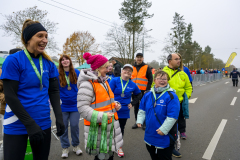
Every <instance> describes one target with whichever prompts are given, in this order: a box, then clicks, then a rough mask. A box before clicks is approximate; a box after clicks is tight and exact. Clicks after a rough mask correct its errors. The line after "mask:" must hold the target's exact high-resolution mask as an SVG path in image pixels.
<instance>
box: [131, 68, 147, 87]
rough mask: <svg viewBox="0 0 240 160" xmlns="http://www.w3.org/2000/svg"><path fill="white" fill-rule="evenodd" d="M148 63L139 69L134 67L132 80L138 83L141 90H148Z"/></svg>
mask: <svg viewBox="0 0 240 160" xmlns="http://www.w3.org/2000/svg"><path fill="white" fill-rule="evenodd" d="M147 69H148V65H144V66H142V67H141V68H140V70H139V71H137V68H136V67H133V73H132V78H131V79H132V81H133V82H134V83H136V85H137V86H138V88H139V89H140V90H143V91H145V90H147V84H148V79H147V77H146V73H147Z"/></svg>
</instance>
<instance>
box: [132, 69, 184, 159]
mask: <svg viewBox="0 0 240 160" xmlns="http://www.w3.org/2000/svg"><path fill="white" fill-rule="evenodd" d="M168 80H169V76H168V74H167V73H166V72H164V71H157V72H156V73H155V75H154V82H155V85H154V87H153V88H151V91H150V92H147V93H145V94H144V96H143V98H142V100H141V103H140V106H139V111H138V115H137V125H138V127H142V124H143V122H144V121H145V120H146V130H145V136H144V141H145V143H146V147H147V150H148V152H149V154H150V156H151V159H152V160H157V159H162V160H171V159H172V152H173V149H174V142H175V141H176V139H177V123H176V121H177V119H178V116H179V111H180V102H179V100H178V97H177V95H176V94H175V90H173V89H172V88H170V86H169V84H168Z"/></svg>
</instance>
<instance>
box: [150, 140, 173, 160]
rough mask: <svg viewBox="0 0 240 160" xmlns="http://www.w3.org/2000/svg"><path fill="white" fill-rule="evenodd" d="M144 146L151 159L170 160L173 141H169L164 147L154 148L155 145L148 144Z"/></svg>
mask: <svg viewBox="0 0 240 160" xmlns="http://www.w3.org/2000/svg"><path fill="white" fill-rule="evenodd" d="M146 147H147V150H148V152H149V154H150V156H151V158H152V160H172V151H173V148H174V143H171V144H170V146H169V147H168V148H164V149H156V147H155V146H149V145H148V144H146ZM156 150H157V153H156Z"/></svg>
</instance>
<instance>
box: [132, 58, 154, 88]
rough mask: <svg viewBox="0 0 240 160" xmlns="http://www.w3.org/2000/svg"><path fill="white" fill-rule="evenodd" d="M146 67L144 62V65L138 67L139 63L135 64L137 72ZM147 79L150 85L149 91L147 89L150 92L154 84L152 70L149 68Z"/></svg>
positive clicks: (148, 85)
mask: <svg viewBox="0 0 240 160" xmlns="http://www.w3.org/2000/svg"><path fill="white" fill-rule="evenodd" d="M144 65H146V64H145V63H144V62H142V64H140V65H137V63H136V62H135V64H134V67H136V69H137V71H139V70H140V68H141V67H142V66H144ZM146 78H147V79H148V84H147V89H146V90H147V91H148V90H150V89H151V85H152V82H153V75H152V70H151V68H150V67H149V66H148V68H147V72H146Z"/></svg>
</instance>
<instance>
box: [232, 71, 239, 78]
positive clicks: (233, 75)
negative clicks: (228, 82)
mask: <svg viewBox="0 0 240 160" xmlns="http://www.w3.org/2000/svg"><path fill="white" fill-rule="evenodd" d="M231 77H232V79H238V77H240V73H239V72H238V71H236V70H233V71H232V72H231V73H230V78H231Z"/></svg>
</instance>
